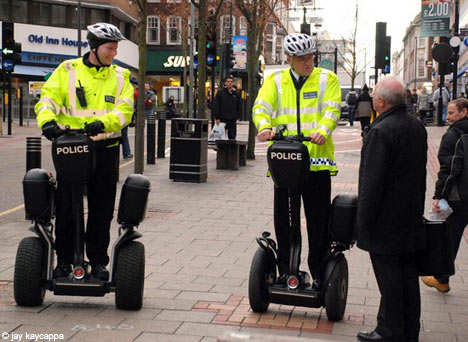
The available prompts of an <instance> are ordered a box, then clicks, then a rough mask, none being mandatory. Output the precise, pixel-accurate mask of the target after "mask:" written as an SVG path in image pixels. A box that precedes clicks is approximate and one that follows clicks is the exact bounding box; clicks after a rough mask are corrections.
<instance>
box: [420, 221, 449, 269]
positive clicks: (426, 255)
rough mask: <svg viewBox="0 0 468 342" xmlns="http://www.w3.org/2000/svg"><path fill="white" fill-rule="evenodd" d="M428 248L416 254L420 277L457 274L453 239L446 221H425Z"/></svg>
mask: <svg viewBox="0 0 468 342" xmlns="http://www.w3.org/2000/svg"><path fill="white" fill-rule="evenodd" d="M424 227H425V229H426V248H425V249H423V250H420V251H418V252H416V265H417V268H418V273H419V275H420V276H434V275H435V276H441V275H453V274H455V265H454V260H453V253H452V239H451V238H450V231H449V230H448V227H447V224H446V223H445V221H429V220H426V219H424Z"/></svg>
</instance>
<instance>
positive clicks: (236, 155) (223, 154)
mask: <svg viewBox="0 0 468 342" xmlns="http://www.w3.org/2000/svg"><path fill="white" fill-rule="evenodd" d="M216 148H217V154H216V169H218V170H239V166H245V165H247V141H239V140H234V139H232V140H231V139H230V140H216Z"/></svg>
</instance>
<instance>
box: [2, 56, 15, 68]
mask: <svg viewBox="0 0 468 342" xmlns="http://www.w3.org/2000/svg"><path fill="white" fill-rule="evenodd" d="M2 65H3V69H5V70H7V71H9V70H11V69H13V62H12V61H10V60H9V59H5V60H4V61H3V64H2Z"/></svg>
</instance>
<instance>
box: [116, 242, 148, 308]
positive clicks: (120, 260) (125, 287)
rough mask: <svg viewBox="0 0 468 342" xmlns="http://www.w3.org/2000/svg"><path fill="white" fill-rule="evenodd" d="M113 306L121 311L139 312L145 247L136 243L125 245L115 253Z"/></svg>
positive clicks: (143, 279) (142, 290)
mask: <svg viewBox="0 0 468 342" xmlns="http://www.w3.org/2000/svg"><path fill="white" fill-rule="evenodd" d="M116 264H117V266H116V269H115V273H114V279H115V306H116V307H117V308H118V309H123V310H140V309H141V307H142V306H143V292H144V285H145V246H144V245H143V244H142V243H141V242H138V241H131V242H128V243H125V244H124V245H123V246H121V247H120V248H119V252H118V253H117V263H116Z"/></svg>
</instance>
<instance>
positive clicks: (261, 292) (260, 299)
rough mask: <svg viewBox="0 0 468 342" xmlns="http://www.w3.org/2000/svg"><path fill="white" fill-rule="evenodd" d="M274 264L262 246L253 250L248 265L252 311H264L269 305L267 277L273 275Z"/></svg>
mask: <svg viewBox="0 0 468 342" xmlns="http://www.w3.org/2000/svg"><path fill="white" fill-rule="evenodd" d="M274 272H275V265H272V264H271V260H270V258H269V257H268V255H267V253H266V252H265V251H264V250H263V248H261V247H259V248H258V249H257V251H256V252H255V255H254V257H253V259H252V264H251V266H250V275H249V302H250V307H251V308H252V310H253V311H254V312H265V311H266V310H267V309H268V306H269V305H270V300H269V298H268V297H269V296H268V285H269V281H268V279H269V278H272V277H274Z"/></svg>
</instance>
